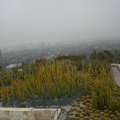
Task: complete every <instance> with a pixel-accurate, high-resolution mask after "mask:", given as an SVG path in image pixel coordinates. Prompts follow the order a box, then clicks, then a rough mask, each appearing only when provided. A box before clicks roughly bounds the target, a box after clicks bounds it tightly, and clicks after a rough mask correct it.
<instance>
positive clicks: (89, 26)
mask: <svg viewBox="0 0 120 120" xmlns="http://www.w3.org/2000/svg"><path fill="white" fill-rule="evenodd" d="M105 39H120V0H0V46H1V45H11V44H19V43H30V42H38V41H39V42H41V41H45V42H53V41H56V42H59V41H67V42H70V41H71V40H79V41H83V40H105Z"/></svg>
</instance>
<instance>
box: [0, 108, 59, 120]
mask: <svg viewBox="0 0 120 120" xmlns="http://www.w3.org/2000/svg"><path fill="white" fill-rule="evenodd" d="M60 112H61V109H33V108H0V120H57V118H58V116H59V114H60Z"/></svg>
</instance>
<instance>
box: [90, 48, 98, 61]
mask: <svg viewBox="0 0 120 120" xmlns="http://www.w3.org/2000/svg"><path fill="white" fill-rule="evenodd" d="M90 59H97V52H96V51H95V50H94V51H93V52H92V54H91V55H90Z"/></svg>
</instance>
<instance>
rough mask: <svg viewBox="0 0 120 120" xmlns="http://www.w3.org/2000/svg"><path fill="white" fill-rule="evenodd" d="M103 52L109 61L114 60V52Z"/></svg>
mask: <svg viewBox="0 0 120 120" xmlns="http://www.w3.org/2000/svg"><path fill="white" fill-rule="evenodd" d="M103 53H104V55H105V58H106V60H107V61H108V62H113V58H114V55H113V53H112V52H110V51H109V50H104V51H103Z"/></svg>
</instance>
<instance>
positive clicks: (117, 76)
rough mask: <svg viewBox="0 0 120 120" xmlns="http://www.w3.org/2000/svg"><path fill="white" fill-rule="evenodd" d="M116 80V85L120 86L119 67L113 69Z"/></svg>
mask: <svg viewBox="0 0 120 120" xmlns="http://www.w3.org/2000/svg"><path fill="white" fill-rule="evenodd" d="M112 70H113V74H114V78H115V80H116V84H117V85H118V86H120V71H119V70H118V68H117V67H112Z"/></svg>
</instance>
